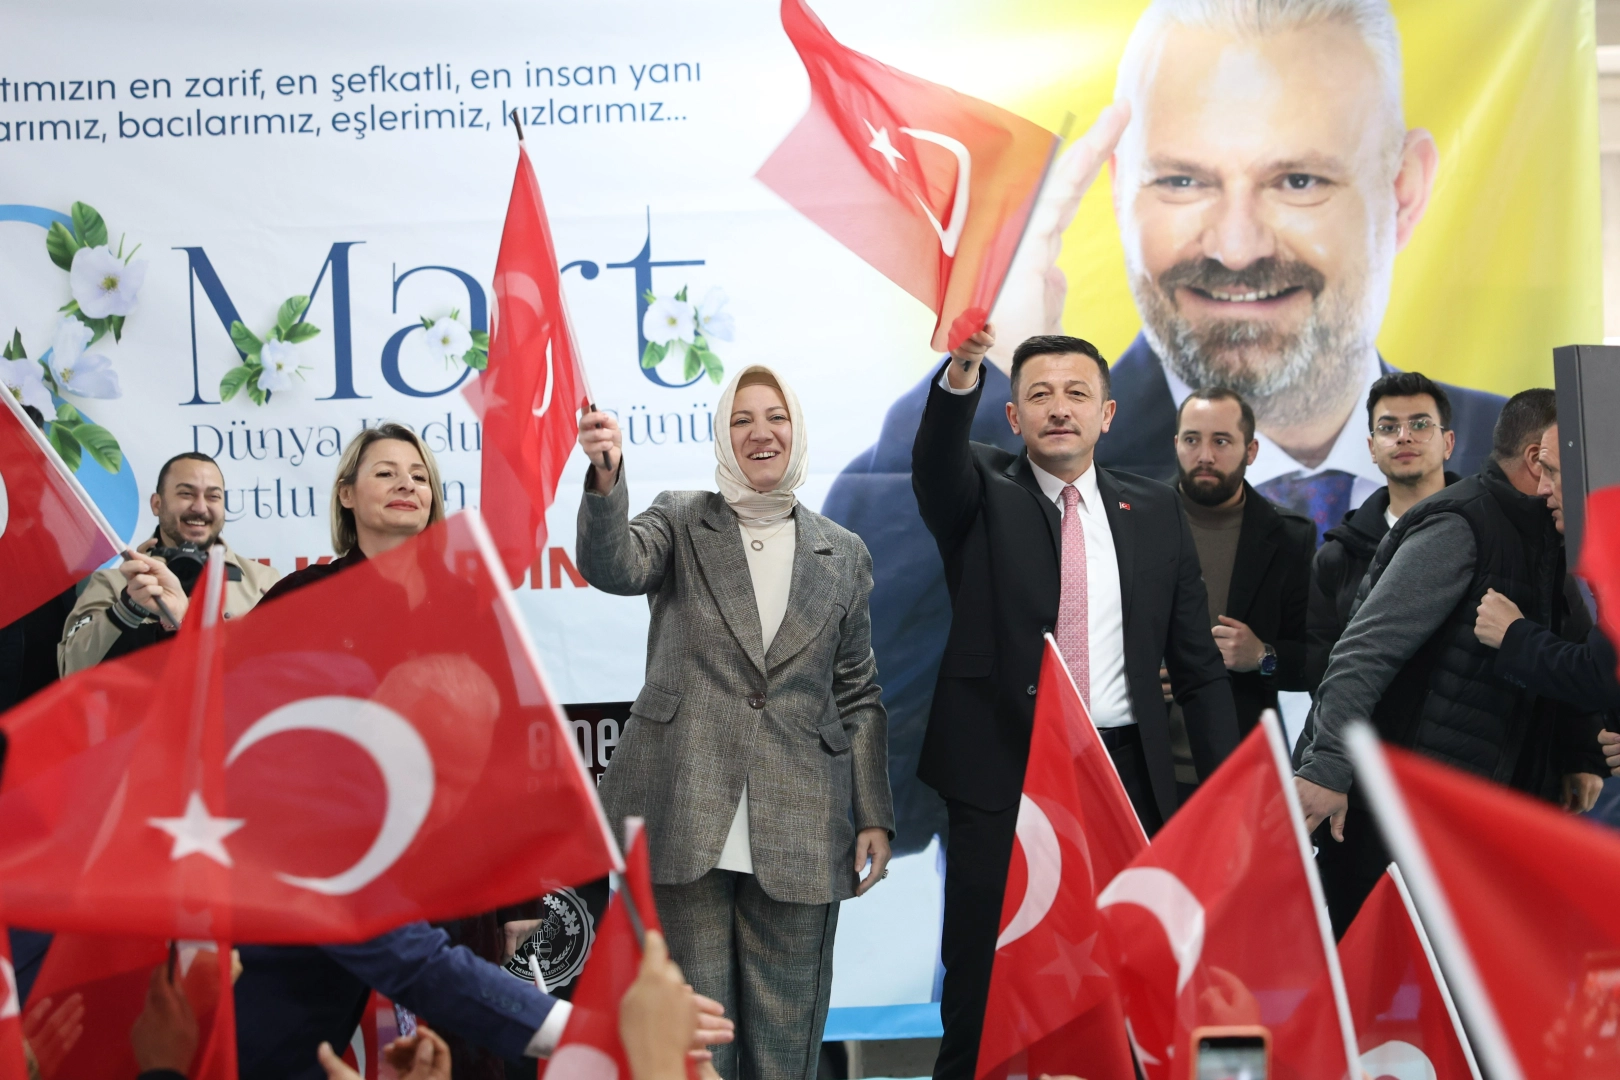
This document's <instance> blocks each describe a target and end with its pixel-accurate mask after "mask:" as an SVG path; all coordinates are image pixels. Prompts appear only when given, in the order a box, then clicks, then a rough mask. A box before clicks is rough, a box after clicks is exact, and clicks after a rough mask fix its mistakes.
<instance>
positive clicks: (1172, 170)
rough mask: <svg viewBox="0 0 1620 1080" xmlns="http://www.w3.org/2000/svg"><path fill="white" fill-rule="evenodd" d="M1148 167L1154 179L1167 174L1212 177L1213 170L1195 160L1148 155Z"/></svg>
mask: <svg viewBox="0 0 1620 1080" xmlns="http://www.w3.org/2000/svg"><path fill="white" fill-rule="evenodd" d="M1148 169H1149V170H1150V171H1151V172H1152V173H1153V176H1154V179H1157V180H1162V179H1164V178H1165V177H1167V176H1191V177H1193V178H1195V179H1199V180H1207V179H1213V178H1214V176H1215V170H1213V169H1211V168H1209V167H1208V166H1206V165H1200V164H1198V163H1197V162H1195V161H1187V160H1185V159H1182V158H1170V157H1156V156H1153V157H1149V158H1148Z"/></svg>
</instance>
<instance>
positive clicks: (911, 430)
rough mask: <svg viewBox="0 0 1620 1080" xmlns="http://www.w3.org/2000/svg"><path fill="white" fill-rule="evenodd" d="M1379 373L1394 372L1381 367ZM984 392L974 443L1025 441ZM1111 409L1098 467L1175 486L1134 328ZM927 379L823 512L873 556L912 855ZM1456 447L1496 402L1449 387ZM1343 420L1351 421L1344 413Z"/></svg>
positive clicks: (1482, 446) (1171, 451)
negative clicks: (918, 490)
mask: <svg viewBox="0 0 1620 1080" xmlns="http://www.w3.org/2000/svg"><path fill="white" fill-rule="evenodd" d="M1384 368H1385V370H1386V371H1392V370H1394V369H1393V368H1391V367H1389V365H1387V364H1385V365H1384ZM983 371H984V395H983V397H982V398H981V399H980V401H979V408H978V412H977V413H976V414H975V416H974V419H973V430H972V438H973V440H974V441H975V442H983V443H988V444H990V445H993V446H999V447H1002V448H1003V449H1006V450H1008V451H1009V452H1011V453H1017V452H1019V451H1020V450H1022V449H1023V440H1022V439H1020V438H1019V437H1018V436H1017V435H1015V434H1013V432H1012V430H1011V428H1010V427H1009V426H1008V424H1007V416H1006V405H1007V402H1008V401H1010V400H1011V397H1012V385H1011V383H1010V382H1009V381H1008V379H1007V376H1006V375H1005V374H1003V373H1002V372H1001V370H1000V369H999V368H997V367H995V366H994V365H993V364H985V365H984V367H983ZM1109 374H1110V376H1111V379H1112V392H1113V396H1114V400H1115V401H1116V402H1117V403H1118V411H1117V412H1116V414H1115V417H1114V423H1113V427H1112V430H1110V431H1109V432H1108V433H1107V434H1106V435H1104V436H1103V437H1102V440H1101V441H1100V442H1099V443H1098V444H1097V463H1098V464H1099V465H1102V466H1103V467H1105V468H1110V469H1119V470H1123V471H1126V472H1134V473H1139V474H1141V475H1143V476H1148V477H1151V478H1153V479H1155V480H1161V481H1164V482H1166V483H1171V484H1173V483H1175V479H1176V455H1175V446H1174V443H1175V426H1176V402H1175V401H1174V400H1173V399H1172V397H1171V394H1170V386H1169V383H1168V381H1167V380H1166V378H1165V374H1164V366H1163V364H1162V362H1161V361H1160V360H1159V357H1158V356H1157V355H1156V354H1155V353H1154V352H1153V349H1152V347H1151V346H1149V345H1148V343H1147V340H1146V339H1145V338H1144V337H1143V336H1142V335H1140V334H1138V335H1137V337H1136V339H1135V340H1134V341H1132V342H1131V345H1130V347H1129V348H1127V349H1126V350H1125V352H1124V353H1122V354H1121V355H1120V357H1119V358H1118V360H1116V361H1115V362H1114V363H1112V364H1111V365H1110V366H1109ZM930 381H932V376H927V377H924V379H923V380H922V381H921V382H919V383H918V384H917V385H916V386H914V387H912V388H911V389H910V390H908V391H906V393H905V394H904V395H902V396H901V397H900V399H899V400H898V401H896V402H895V403H894V404H893V405H892V406H891V407H890V408H889V412H888V415H886V416H885V417H884V420H883V427H882V429H881V430H880V432H879V434H878V440H877V443H876V444H875V445H874V446H872V447H871V448H870V449H868V450H866V451H865V452H863V453H862V454H860V455H859V456H858V457H856V458H855V459H854V460H853V461H851V462H850V463H849V464H848V465H847V466H845V467H844V470H843V472H842V473H841V474H839V476H838V479H837V480H835V481H834V482H833V486H832V489H831V491H830V492H829V493H828V495H827V500H826V502H825V504H824V505H823V506H822V513H824V514H826V515H827V516H828V517H830V518H832V519H833V520H834V521H836V522H838V523H839V524H840V525H843V526H844V527H845V528H847V529H850V530H851V531H853V532H855V533H856V534H858V535H859V536H860V537H861V539H862V540H864V541H865V542H866V546H867V548H868V549H869V550H870V551H871V553H872V574H873V579H874V580H873V588H872V602H871V603H872V648H873V650H874V652H875V653H876V655H877V663H878V671H879V672H880V673H881V681H882V683H883V705H884V707H885V708H886V709H887V710H888V714H889V783H890V786H891V787H892V788H893V791H894V810H895V832H896V835H895V845H894V850H895V854H896V855H903V854H909V853H913V852H917V851H921V850H922V849H923V848H925V847H927V846H928V842H929V839H930V838H931V837H932V836H933V835H934V834H935V833H941V834H943V833H944V832H945V804H944V803H943V802H942V801H941V800H940V798H939V796H938V795H936V794H935V793H934V791H933V789H932V788H929V787H928V786H927V785H925V784H923V783H922V782H921V781H920V780H918V779H917V761H918V758H919V756H920V755H921V752H922V741H923V733H924V732H925V731H926V729H927V727H928V710H929V705H930V703H931V701H932V699H933V692H934V683H935V680H936V679H937V678H938V675H939V661H940V655H941V653H942V652H943V651H944V648H945V639H946V635H947V634H948V633H949V631H950V625H951V600H950V594H949V592H948V591H947V589H946V584H945V568H944V564H943V563H942V562H941V560H940V557H939V551H938V549H937V548H936V547H935V545H934V539H933V537H932V536H931V535H929V532H928V529H927V528H926V527H925V526H924V525H923V522H922V517H921V516H920V515H919V514H918V512H917V500H916V497H915V496H914V495H913V494H912V491H911V444H912V441H913V440H914V439H915V438H916V435H917V425H918V424H919V422H921V420H922V413H923V405H924V403H925V402H926V400H927V398H928V384H929V382H930ZM1445 389H1446V393H1447V394H1448V395H1449V396H1450V398H1451V406H1452V427H1453V428H1454V429H1455V430H1456V433H1457V448H1456V451H1455V452H1454V454H1453V455H1452V459H1451V467H1452V469H1453V470H1454V471H1456V472H1459V473H1462V474H1464V475H1467V474H1469V473H1472V472H1475V471H1477V470H1478V469H1479V467H1480V466H1481V465H1482V464H1483V463H1484V461H1485V458H1486V456H1487V455H1488V454H1489V453H1490V448H1491V431H1492V429H1493V428H1494V427H1495V424H1496V417H1497V414H1498V413H1499V412H1500V411H1501V408H1502V401H1503V399H1502V398H1500V397H1498V396H1497V395H1495V394H1487V393H1484V392H1483V391H1479V390H1469V389H1465V388H1463V387H1458V386H1446V387H1445ZM1350 422H1351V423H1355V422H1357V417H1356V416H1354V415H1353V416H1352V417H1351V420H1350Z"/></svg>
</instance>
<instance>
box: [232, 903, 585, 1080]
mask: <svg viewBox="0 0 1620 1080" xmlns="http://www.w3.org/2000/svg"><path fill="white" fill-rule="evenodd" d="M240 949H241V952H242V977H241V978H240V979H238V980H237V983H236V1048H237V1054H236V1057H237V1068H238V1071H239V1075H240V1076H241V1080H325V1076H326V1071H325V1070H324V1069H322V1068H321V1066H320V1065H319V1064H318V1063H317V1062H316V1060H315V1048H316V1047H317V1046H319V1045H320V1044H321V1042H322V1041H323V1040H324V1041H326V1042H329V1043H331V1044H332V1046H333V1048H334V1049H337V1050H341V1049H342V1048H343V1047H345V1046H347V1045H348V1044H349V1040H350V1039H351V1038H353V1037H354V1029H355V1027H356V1026H357V1025H358V1024H359V1023H360V1020H361V1018H362V1015H363V1013H364V1012H365V1007H366V1001H367V999H368V998H369V997H370V996H371V991H372V990H373V989H375V990H376V991H377V992H378V993H381V994H383V995H384V996H386V997H388V998H389V999H391V1000H393V1001H396V1002H398V1003H399V1004H400V1005H403V1006H404V1007H405V1008H407V1009H409V1010H411V1011H412V1012H413V1013H416V1014H417V1015H418V1016H420V1017H421V1018H422V1019H423V1021H424V1022H426V1023H427V1025H428V1026H429V1027H431V1028H433V1029H435V1030H437V1031H441V1032H454V1033H456V1034H457V1035H460V1036H461V1037H462V1038H464V1039H466V1040H467V1041H468V1042H471V1043H475V1044H477V1045H479V1046H482V1047H484V1048H485V1049H487V1050H489V1051H491V1052H493V1053H494V1054H496V1055H497V1056H499V1057H502V1058H506V1059H508V1060H511V1061H517V1060H520V1059H521V1058H522V1057H523V1053H524V1051H525V1050H526V1049H527V1048H528V1045H529V1041H530V1040H531V1039H533V1038H534V1033H535V1031H536V1030H538V1029H539V1027H540V1025H541V1024H542V1023H544V1022H545V1019H546V1016H547V1014H549V1013H550V1012H551V1010H552V1008H553V1007H554V1006H555V1005H556V1004H557V999H555V998H553V997H549V996H547V995H545V994H542V993H541V992H540V991H539V990H538V989H536V987H535V986H534V984H533V983H529V982H525V981H523V980H521V979H516V978H513V977H512V976H511V975H509V974H507V973H506V972H505V971H503V970H501V969H500V968H498V967H496V966H495V965H494V964H491V963H488V962H487V961H484V960H481V959H479V958H478V957H477V956H475V955H474V954H473V953H472V952H471V951H470V950H468V949H467V948H465V947H463V946H459V945H458V946H455V947H453V948H452V947H451V945H450V936H449V935H448V934H446V933H445V932H444V931H443V930H436V929H434V928H433V927H431V926H429V925H428V924H427V923H425V922H415V923H407V924H406V925H404V926H401V927H399V928H398V929H397V930H390V931H389V932H388V933H386V934H383V935H381V936H379V937H374V938H372V939H371V940H370V941H362V942H360V943H359V944H356V945H322V946H306V945H243V946H240Z"/></svg>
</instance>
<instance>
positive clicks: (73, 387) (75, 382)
mask: <svg viewBox="0 0 1620 1080" xmlns="http://www.w3.org/2000/svg"><path fill="white" fill-rule="evenodd" d="M92 336H93V335H92V333H91V330H90V328H89V327H88V326H86V325H84V323H82V322H80V321H79V320H78V319H75V318H74V317H73V316H71V315H64V316H62V320H61V321H60V322H58V323H57V324H56V336H55V337H54V338H52V340H51V351H50V354H49V358H48V360H47V361H46V362H47V363H49V364H50V365H51V376H52V377H53V378H55V379H56V386H57V389H59V390H61V391H62V392H63V393H66V394H77V395H78V396H79V397H89V398H115V397H118V396H119V394H120V393H121V391H120V390H119V388H118V373H117V372H116V371H114V370H113V369H112V361H111V360H109V359H107V358H106V357H105V356H102V355H101V354H99V353H91V354H89V355H86V354H85V351H84V348H85V346H86V345H88V344H90V338H91V337H92Z"/></svg>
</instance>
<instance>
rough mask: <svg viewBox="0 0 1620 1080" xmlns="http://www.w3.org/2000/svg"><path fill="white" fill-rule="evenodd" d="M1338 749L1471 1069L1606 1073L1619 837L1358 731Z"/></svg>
mask: <svg viewBox="0 0 1620 1080" xmlns="http://www.w3.org/2000/svg"><path fill="white" fill-rule="evenodd" d="M1348 743H1349V746H1350V753H1351V757H1352V759H1353V760H1354V761H1355V765H1356V783H1357V784H1360V785H1361V786H1362V790H1363V791H1365V792H1366V794H1367V800H1368V802H1369V803H1370V804H1371V806H1372V809H1373V812H1374V813H1375V814H1376V815H1377V816H1378V824H1379V827H1380V828H1381V830H1382V831H1383V834H1384V838H1385V840H1386V841H1387V842H1388V843H1389V847H1390V850H1391V851H1392V852H1393V853H1394V855H1395V861H1396V862H1397V863H1398V864H1399V865H1400V867H1401V872H1402V874H1403V875H1404V876H1405V879H1406V884H1407V886H1408V888H1409V889H1410V890H1411V893H1412V898H1413V900H1414V901H1415V902H1416V905H1417V910H1418V911H1419V913H1420V914H1421V915H1422V916H1423V925H1424V928H1425V929H1426V930H1427V931H1428V934H1429V940H1430V941H1431V942H1433V944H1434V951H1435V954H1436V955H1437V956H1438V957H1439V959H1440V965H1441V967H1442V968H1443V969H1444V970H1445V973H1446V982H1447V985H1448V986H1449V987H1450V989H1451V993H1452V994H1453V995H1454V996H1455V998H1456V1001H1457V1008H1458V1010H1459V1011H1460V1012H1461V1013H1462V1016H1463V1019H1464V1020H1466V1021H1467V1023H1468V1031H1469V1033H1470V1035H1472V1046H1473V1050H1474V1053H1475V1054H1476V1055H1478V1058H1479V1064H1480V1068H1481V1069H1482V1070H1483V1071H1484V1073H1485V1074H1486V1075H1487V1076H1490V1077H1492V1078H1493V1080H1525V1078H1535V1080H1543V1078H1545V1080H1552V1078H1553V1077H1558V1078H1561V1080H1589V1078H1590V1080H1595V1078H1597V1077H1614V1076H1620V924H1617V923H1616V921H1615V917H1614V897H1616V896H1620V838H1617V837H1616V836H1615V835H1614V833H1613V832H1612V831H1610V830H1609V829H1606V828H1604V827H1602V826H1599V825H1597V824H1595V823H1593V822H1589V821H1582V820H1580V819H1578V818H1575V817H1572V816H1570V815H1569V814H1566V813H1563V812H1560V811H1558V810H1556V809H1554V808H1553V807H1551V806H1548V805H1547V804H1545V803H1542V802H1539V801H1537V800H1535V799H1532V798H1529V797H1528V796H1525V795H1521V794H1519V793H1517V792H1515V791H1511V790H1509V789H1507V788H1505V787H1501V786H1500V785H1497V784H1493V783H1490V782H1488V781H1485V780H1480V779H1477V778H1475V777H1473V776H1469V775H1468V774H1466V773H1463V772H1460V771H1458V770H1455V769H1450V768H1447V767H1445V766H1443V765H1439V764H1436V763H1434V762H1432V761H1428V760H1425V759H1424V758H1421V757H1419V756H1417V755H1416V754H1412V753H1409V752H1406V751H1403V750H1398V749H1395V748H1394V747H1386V746H1383V745H1382V744H1380V743H1379V742H1378V738H1377V736H1376V735H1375V734H1373V732H1372V730H1371V729H1370V728H1367V727H1365V726H1361V725H1358V726H1357V727H1355V728H1353V729H1352V730H1351V731H1350V733H1349V737H1348Z"/></svg>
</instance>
